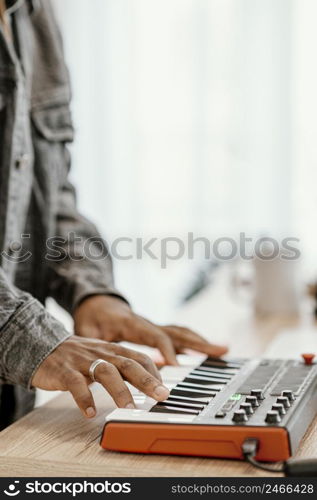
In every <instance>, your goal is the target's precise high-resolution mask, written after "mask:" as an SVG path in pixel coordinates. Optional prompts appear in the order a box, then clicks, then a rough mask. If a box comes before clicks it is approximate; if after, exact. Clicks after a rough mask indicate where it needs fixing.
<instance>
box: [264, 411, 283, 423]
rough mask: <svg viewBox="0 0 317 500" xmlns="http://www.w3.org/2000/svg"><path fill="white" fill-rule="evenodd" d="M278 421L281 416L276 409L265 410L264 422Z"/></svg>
mask: <svg viewBox="0 0 317 500" xmlns="http://www.w3.org/2000/svg"><path fill="white" fill-rule="evenodd" d="M280 421H281V417H280V414H279V412H278V411H275V410H271V411H268V412H267V414H266V417H265V422H267V423H268V424H278V423H279V422H280Z"/></svg>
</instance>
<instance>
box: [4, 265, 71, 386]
mask: <svg viewBox="0 0 317 500" xmlns="http://www.w3.org/2000/svg"><path fill="white" fill-rule="evenodd" d="M0 304H1V305H0V379H1V382H2V383H12V384H19V385H22V386H24V387H28V388H29V387H30V381H31V379H32V376H33V373H34V372H35V371H36V370H37V368H38V366H39V365H40V363H41V362H42V361H43V360H44V359H45V358H46V357H47V356H48V355H49V354H50V353H51V352H52V351H53V350H54V349H55V348H56V347H57V346H58V345H59V344H60V343H61V342H63V341H64V340H65V339H66V338H68V337H69V336H70V334H69V333H68V332H67V331H66V330H65V328H64V327H63V325H62V324H61V323H59V322H58V321H57V320H56V319H55V318H53V316H51V315H50V314H49V313H48V312H47V311H46V310H45V308H44V307H43V306H42V305H41V304H40V303H39V302H38V301H37V300H36V299H34V298H33V297H32V296H31V295H30V294H28V293H25V292H23V291H21V290H18V289H17V288H16V287H14V286H13V285H12V284H11V283H10V282H9V281H8V280H7V278H6V276H5V273H4V272H3V270H2V269H0Z"/></svg>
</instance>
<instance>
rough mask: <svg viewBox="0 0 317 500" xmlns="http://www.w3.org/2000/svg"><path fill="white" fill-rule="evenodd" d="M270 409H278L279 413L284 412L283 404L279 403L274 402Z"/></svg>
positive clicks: (282, 413) (283, 413)
mask: <svg viewBox="0 0 317 500" xmlns="http://www.w3.org/2000/svg"><path fill="white" fill-rule="evenodd" d="M272 410H274V411H278V412H279V414H280V415H285V413H286V411H285V408H284V405H282V404H281V403H276V404H275V405H273V406H272Z"/></svg>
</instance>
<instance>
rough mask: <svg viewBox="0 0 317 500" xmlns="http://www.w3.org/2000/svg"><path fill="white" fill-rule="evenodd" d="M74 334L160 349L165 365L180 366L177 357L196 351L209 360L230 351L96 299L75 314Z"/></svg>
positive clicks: (122, 304)
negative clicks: (183, 353)
mask: <svg viewBox="0 0 317 500" xmlns="http://www.w3.org/2000/svg"><path fill="white" fill-rule="evenodd" d="M74 321H75V332H76V334H77V335H79V336H81V337H87V338H95V339H103V340H106V341H108V342H118V341H120V340H125V341H128V342H134V343H135V344H142V345H148V346H151V347H157V348H158V349H159V350H160V351H161V353H162V355H163V357H164V359H165V362H166V363H167V364H169V365H177V360H176V354H177V353H180V352H183V351H184V349H194V350H195V351H199V352H202V353H204V354H207V355H208V356H216V357H217V356H222V355H223V354H225V353H226V352H227V348H226V347H224V346H220V345H214V344H210V343H209V342H207V340H205V339H204V338H203V337H201V336H200V335H198V334H197V333H194V332H193V331H191V330H189V329H188V328H183V327H180V326H174V325H169V326H158V325H154V324H153V323H151V322H150V321H148V320H146V319H144V318H142V317H141V316H138V315H137V314H135V313H134V312H133V311H132V309H131V308H130V307H129V305H128V304H126V303H125V302H123V301H122V300H121V299H119V298H116V297H112V296H106V295H94V296H91V297H88V298H87V299H85V300H84V301H83V302H82V303H81V304H80V305H79V306H78V307H77V309H76V310H75V313H74Z"/></svg>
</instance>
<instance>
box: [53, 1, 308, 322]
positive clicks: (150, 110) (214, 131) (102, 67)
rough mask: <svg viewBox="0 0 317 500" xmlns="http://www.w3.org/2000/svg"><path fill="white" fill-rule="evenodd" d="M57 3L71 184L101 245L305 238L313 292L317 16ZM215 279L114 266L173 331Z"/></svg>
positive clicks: (218, 7) (281, 9) (249, 8)
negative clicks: (193, 291) (179, 315)
mask: <svg viewBox="0 0 317 500" xmlns="http://www.w3.org/2000/svg"><path fill="white" fill-rule="evenodd" d="M53 3H54V5H56V10H57V15H58V18H59V20H60V25H61V28H62V32H63V37H64V45H65V52H66V58H67V62H68V65H69V69H70V73H71V77H72V87H73V106H72V108H73V117H74V121H75V126H76V141H75V143H74V144H73V145H72V146H71V149H72V155H73V169H72V180H73V182H74V183H75V185H76V186H77V189H78V202H79V206H80V208H81V211H82V212H83V213H84V214H85V215H87V216H88V217H89V218H91V219H93V220H94V221H95V222H96V223H97V225H98V227H99V228H100V230H101V233H102V235H103V236H104V237H105V238H106V239H107V240H108V241H110V242H112V241H114V240H115V238H117V237H132V238H136V237H139V238H140V237H142V238H145V239H148V238H151V237H156V238H164V237H170V236H173V237H179V238H183V239H184V238H186V235H187V233H188V232H193V233H194V235H195V236H196V237H201V236H205V237H208V238H211V239H215V238H218V237H223V236H226V237H236V236H237V235H238V234H239V232H245V233H246V234H247V236H250V237H258V236H260V235H263V234H265V235H270V236H274V237H282V236H285V235H286V236H293V237H297V238H300V247H301V251H302V255H303V258H302V264H301V266H302V268H301V276H302V279H303V280H306V281H309V280H313V279H314V278H315V276H316V269H317V231H316V216H317V196H316V185H317V169H316V164H317V141H316V117H317V96H316V89H317V62H316V47H317V30H316V20H317V2H316V1H315V0H160V1H154V0H93V1H92V2H88V1H87V0H67V1H66V2H65V1H64V0H54V2H53ZM123 248H124V247H122V249H123ZM129 248H130V247H129ZM204 265H205V263H204V257H203V255H196V256H195V259H193V260H190V261H189V260H188V259H186V258H183V259H180V260H175V261H170V262H168V264H167V267H166V269H162V266H161V265H160V262H159V260H154V259H150V258H144V259H136V258H133V259H132V260H116V261H115V271H116V282H117V286H118V288H120V289H121V290H122V291H123V293H125V294H126V296H127V297H128V298H129V300H130V301H131V303H132V304H133V305H134V306H135V308H136V309H137V311H138V312H140V313H142V314H144V315H146V316H150V317H151V318H152V319H153V320H156V321H168V319H169V317H171V316H172V315H173V311H175V309H176V308H177V307H178V305H179V304H180V302H181V300H182V298H183V297H184V294H186V293H188V290H190V288H191V287H192V286H193V283H194V282H195V279H196V278H197V275H198V274H199V270H200V269H201V268H203V266H204Z"/></svg>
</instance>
